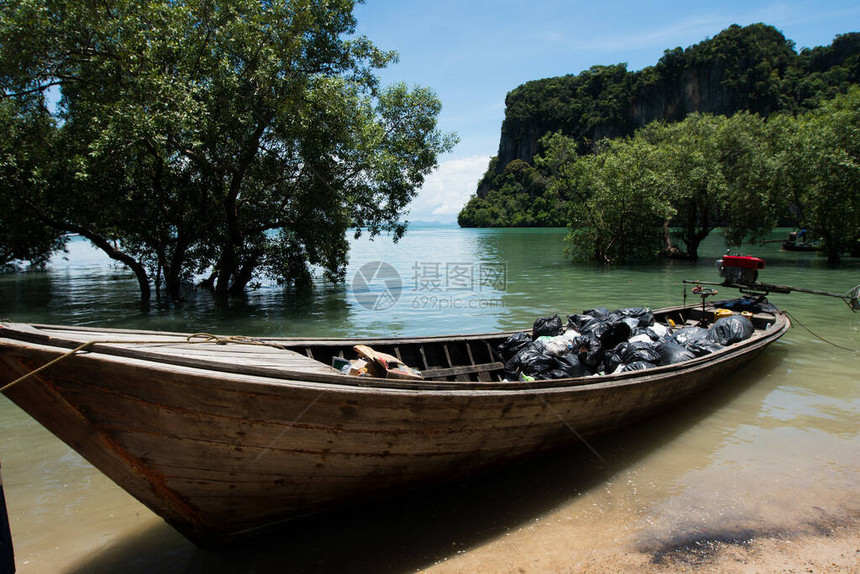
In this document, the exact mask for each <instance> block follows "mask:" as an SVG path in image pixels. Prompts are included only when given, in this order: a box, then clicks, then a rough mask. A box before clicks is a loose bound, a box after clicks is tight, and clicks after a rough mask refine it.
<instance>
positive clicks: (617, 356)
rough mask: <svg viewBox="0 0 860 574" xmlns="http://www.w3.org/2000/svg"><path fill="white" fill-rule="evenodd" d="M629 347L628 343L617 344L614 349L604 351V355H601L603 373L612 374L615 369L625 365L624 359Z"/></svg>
mask: <svg viewBox="0 0 860 574" xmlns="http://www.w3.org/2000/svg"><path fill="white" fill-rule="evenodd" d="M629 346H630V343H619V344H618V345H617V346H615V347H614V348H612V349H610V350H608V351H606V354H605V355H603V371H604V372H606V373H614V372H615V369H617V368H618V367H620V366H622V365H626V364H627V361H625V360H624V357H625V355H626V354H627V353H628V347H629Z"/></svg>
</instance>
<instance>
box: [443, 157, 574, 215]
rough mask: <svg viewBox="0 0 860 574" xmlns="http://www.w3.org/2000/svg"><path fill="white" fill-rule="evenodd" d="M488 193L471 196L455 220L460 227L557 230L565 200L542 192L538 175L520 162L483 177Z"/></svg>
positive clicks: (542, 185) (512, 163) (514, 162)
mask: <svg viewBox="0 0 860 574" xmlns="http://www.w3.org/2000/svg"><path fill="white" fill-rule="evenodd" d="M484 177H485V181H488V180H489V181H490V182H491V183H492V185H490V186H489V189H490V191H489V192H488V193H487V194H485V195H482V194H480V193H479V194H477V195H473V196H472V197H471V198H470V199H469V201H468V202H467V203H466V205H465V206H464V207H463V209H462V210H461V211H460V213H459V215H458V216H457V222H458V223H459V224H460V226H461V227H561V226H564V225H566V223H567V219H566V202H565V199H566V198H562V197H560V196H559V195H558V194H557V193H556V192H554V191H549V190H547V189H546V180H545V178H544V177H543V175H541V173H540V171H539V170H537V169H535V168H534V167H532V166H530V165H529V164H527V163H526V162H524V161H522V160H514V161H512V162H510V163H509V164H508V165H507V166H506V167H505V170H504V171H503V172H502V173H501V174H499V175H493V176H489V175H485V176H484Z"/></svg>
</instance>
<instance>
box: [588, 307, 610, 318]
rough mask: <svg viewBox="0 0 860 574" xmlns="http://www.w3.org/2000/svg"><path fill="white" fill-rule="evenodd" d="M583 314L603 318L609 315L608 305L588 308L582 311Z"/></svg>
mask: <svg viewBox="0 0 860 574" xmlns="http://www.w3.org/2000/svg"><path fill="white" fill-rule="evenodd" d="M582 314H583V315H590V316H591V317H594V318H595V319H603V318H605V317H608V316H609V309H607V308H606V307H595V308H594V309H587V310H585V311H583V312H582Z"/></svg>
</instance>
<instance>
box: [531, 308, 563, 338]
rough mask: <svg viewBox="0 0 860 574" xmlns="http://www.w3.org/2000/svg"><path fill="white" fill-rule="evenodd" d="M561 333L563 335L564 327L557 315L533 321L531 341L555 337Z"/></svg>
mask: <svg viewBox="0 0 860 574" xmlns="http://www.w3.org/2000/svg"><path fill="white" fill-rule="evenodd" d="M562 333H564V327H563V326H562V324H561V319H560V318H559V316H558V315H557V314H556V315H553V316H552V317H542V318H540V319H535V324H534V327H532V339H537V338H538V337H543V336H547V337H555V336H556V335H561V334H562Z"/></svg>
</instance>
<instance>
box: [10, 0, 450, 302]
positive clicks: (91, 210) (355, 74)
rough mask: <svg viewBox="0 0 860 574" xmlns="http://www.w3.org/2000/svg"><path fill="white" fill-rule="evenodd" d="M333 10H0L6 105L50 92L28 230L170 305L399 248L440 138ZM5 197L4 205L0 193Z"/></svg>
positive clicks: (341, 2)
mask: <svg viewBox="0 0 860 574" xmlns="http://www.w3.org/2000/svg"><path fill="white" fill-rule="evenodd" d="M353 5H354V2H352V1H351V0H335V1H321V0H289V1H288V0H280V1H275V2H266V3H259V2H257V1H255V0H220V1H218V2H208V1H207V2H203V1H199V0H183V1H173V0H159V1H156V2H149V3H144V4H143V5H141V4H140V3H137V2H131V1H130V0H119V1H117V2H112V3H110V4H98V3H91V2H77V1H72V0H60V1H56V2H55V1H51V2H49V1H48V0H28V1H24V0H16V1H13V2H9V3H6V4H4V5H3V7H2V8H0V10H1V11H0V37H3V38H4V42H3V44H2V45H0V87H2V90H3V98H4V101H6V102H9V104H8V105H11V106H14V107H18V108H21V107H22V106H24V105H25V102H27V101H29V100H31V99H33V98H35V99H36V100H37V101H43V100H44V94H45V93H46V91H47V90H48V89H49V88H50V87H52V86H59V88H60V90H61V94H62V99H61V102H60V107H61V114H60V115H61V120H62V123H61V125H60V126H59V127H56V128H55V131H56V134H55V137H56V139H57V141H58V142H59V143H58V145H57V147H56V150H57V157H56V158H55V160H56V161H55V162H54V164H55V168H54V169H55V171H54V173H53V176H52V178H50V179H49V180H45V181H41V182H36V181H35V180H33V181H32V182H30V183H31V184H32V187H34V189H36V191H37V193H36V194H35V195H32V196H31V198H30V199H31V201H30V204H35V208H34V209H31V210H29V215H28V217H29V218H30V220H31V221H38V222H41V223H42V224H46V223H47V224H48V225H50V226H52V227H54V228H55V229H58V230H62V231H75V232H78V233H82V234H84V235H85V236H86V237H88V238H89V239H90V240H91V241H93V242H94V243H95V244H96V245H98V246H100V247H102V248H103V249H105V250H106V251H107V252H108V253H109V254H110V255H111V256H112V257H115V258H117V259H119V260H121V261H123V262H124V263H126V264H128V265H129V266H130V267H132V269H134V270H135V273H136V274H137V276H138V280H139V282H140V283H141V291H142V293H143V294H144V297H146V289H147V285H148V283H149V282H150V280H154V281H155V283H156V286H158V285H160V284H161V282H162V281H163V282H164V283H165V285H166V286H167V288H168V291H169V292H170V293H171V294H172V295H175V294H176V293H177V291H178V288H179V285H180V284H181V282H182V281H183V280H186V279H188V278H189V277H190V276H191V275H193V274H198V273H208V274H209V280H208V281H207V284H209V285H211V286H213V288H215V289H216V290H217V291H219V292H228V291H231V292H241V291H243V290H244V289H245V288H246V287H247V286H248V285H249V284H250V283H251V282H252V281H253V280H254V279H255V278H257V277H262V276H271V277H274V278H276V279H278V280H280V281H284V282H290V283H292V282H300V281H306V280H307V279H308V277H310V272H311V267H312V266H319V267H321V268H322V269H323V270H324V271H325V272H326V274H327V275H328V276H329V277H331V278H333V279H341V278H342V277H343V273H344V270H345V266H346V261H347V247H348V244H347V241H346V238H345V234H346V232H347V230H348V229H349V228H350V227H356V228H359V229H362V230H364V231H366V232H368V233H370V234H371V235H376V234H379V233H384V232H389V233H392V234H393V235H394V236H395V237H399V236H401V235H402V234H403V232H404V230H405V226H404V223H403V222H402V221H401V218H402V216H403V214H404V213H405V211H406V208H407V206H408V204H409V202H410V201H411V199H413V197H414V196H415V193H416V189H417V188H418V187H420V185H421V183H422V182H423V180H424V177H425V176H426V175H427V174H428V173H429V172H430V171H431V170H432V169H433V168H434V167H435V165H436V160H437V157H438V155H439V154H440V153H443V152H445V151H448V150H450V149H451V148H452V147H453V145H454V143H455V141H456V140H455V137H454V136H453V135H447V134H442V133H440V132H439V131H438V130H437V129H436V119H437V117H438V114H439V111H440V104H439V101H438V99H437V98H436V96H435V95H434V94H433V93H432V92H431V91H429V90H427V89H425V88H414V89H408V88H407V87H405V86H403V85H395V86H392V87H389V88H386V89H381V88H380V87H379V86H378V80H377V78H376V76H375V75H374V74H373V70H374V69H377V68H380V67H384V66H385V65H386V64H387V63H389V62H391V61H393V60H394V59H395V58H396V54H394V53H392V52H383V51H380V50H378V49H377V48H376V47H374V46H373V45H372V44H371V43H370V42H369V41H368V40H367V39H366V38H363V37H354V36H352V34H353V32H354V30H355V19H354V17H353V15H352V10H353ZM6 197H9V196H8V195H7V196H6Z"/></svg>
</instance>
